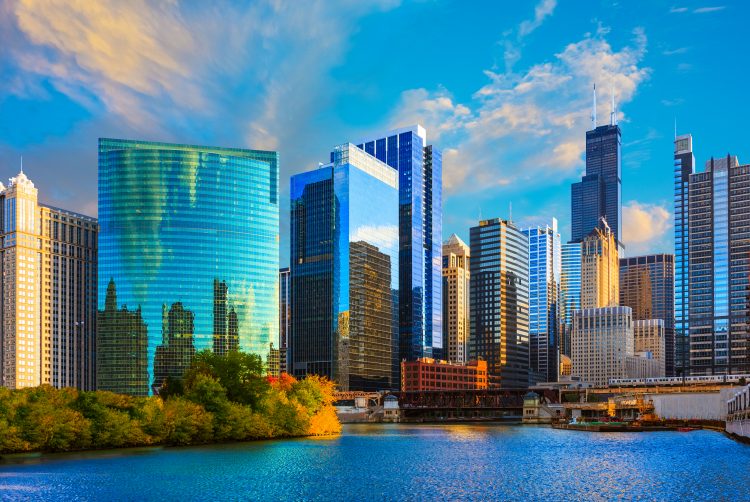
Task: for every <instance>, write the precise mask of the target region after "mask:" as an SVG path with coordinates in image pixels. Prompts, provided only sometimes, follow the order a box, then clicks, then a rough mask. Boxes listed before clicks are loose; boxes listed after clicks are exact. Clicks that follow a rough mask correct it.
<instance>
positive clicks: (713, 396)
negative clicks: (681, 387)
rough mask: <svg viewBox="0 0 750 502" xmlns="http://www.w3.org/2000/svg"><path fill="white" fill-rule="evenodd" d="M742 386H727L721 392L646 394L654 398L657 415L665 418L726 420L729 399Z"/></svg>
mask: <svg viewBox="0 0 750 502" xmlns="http://www.w3.org/2000/svg"><path fill="white" fill-rule="evenodd" d="M740 388H741V387H726V388H723V389H721V391H719V392H710V393H709V392H685V393H674V394H645V395H644V399H645V400H647V401H648V400H649V399H651V400H653V402H654V408H656V409H655V412H656V415H658V416H659V418H665V419H668V420H669V419H680V420H724V419H725V418H726V407H727V400H728V399H731V398H732V397H733V396H734V394H735V393H736V392H737V390H738V389H740Z"/></svg>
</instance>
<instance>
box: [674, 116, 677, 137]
mask: <svg viewBox="0 0 750 502" xmlns="http://www.w3.org/2000/svg"><path fill="white" fill-rule="evenodd" d="M674 139H677V115H675V117H674Z"/></svg>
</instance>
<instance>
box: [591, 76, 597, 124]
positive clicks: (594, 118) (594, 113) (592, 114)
mask: <svg viewBox="0 0 750 502" xmlns="http://www.w3.org/2000/svg"><path fill="white" fill-rule="evenodd" d="M591 124H592V126H593V127H592V129H596V82H594V106H593V108H592V110H591Z"/></svg>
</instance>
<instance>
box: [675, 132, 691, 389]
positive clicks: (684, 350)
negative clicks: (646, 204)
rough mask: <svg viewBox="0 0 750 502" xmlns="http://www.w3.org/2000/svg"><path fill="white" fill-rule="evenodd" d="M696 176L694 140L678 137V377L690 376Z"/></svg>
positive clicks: (676, 198)
mask: <svg viewBox="0 0 750 502" xmlns="http://www.w3.org/2000/svg"><path fill="white" fill-rule="evenodd" d="M694 173H695V157H694V155H693V137H692V136H691V135H689V134H686V135H683V136H678V137H677V138H675V142H674V317H675V326H674V330H675V364H674V374H675V375H676V376H682V375H684V374H687V373H688V371H689V368H690V344H689V333H690V324H689V319H688V311H689V306H690V301H689V298H690V297H689V292H688V267H689V261H690V260H689V256H690V253H689V249H688V233H689V221H690V219H689V218H690V213H689V211H688V200H689V197H688V186H689V184H690V175H691V174H694Z"/></svg>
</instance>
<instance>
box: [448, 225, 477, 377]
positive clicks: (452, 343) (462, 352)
mask: <svg viewBox="0 0 750 502" xmlns="http://www.w3.org/2000/svg"><path fill="white" fill-rule="evenodd" d="M470 257H471V251H470V249H469V246H467V245H466V243H465V242H464V241H462V240H461V239H460V238H459V237H458V236H457V235H456V234H453V235H451V236H450V239H448V240H447V241H446V242H445V243H444V244H443V343H445V344H446V346H447V349H448V351H447V354H446V355H447V356H448V360H449V361H451V362H454V363H461V364H463V363H465V362H466V361H467V359H468V341H469V331H470V325H469V284H470V277H471V272H470V268H469V262H470Z"/></svg>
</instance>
